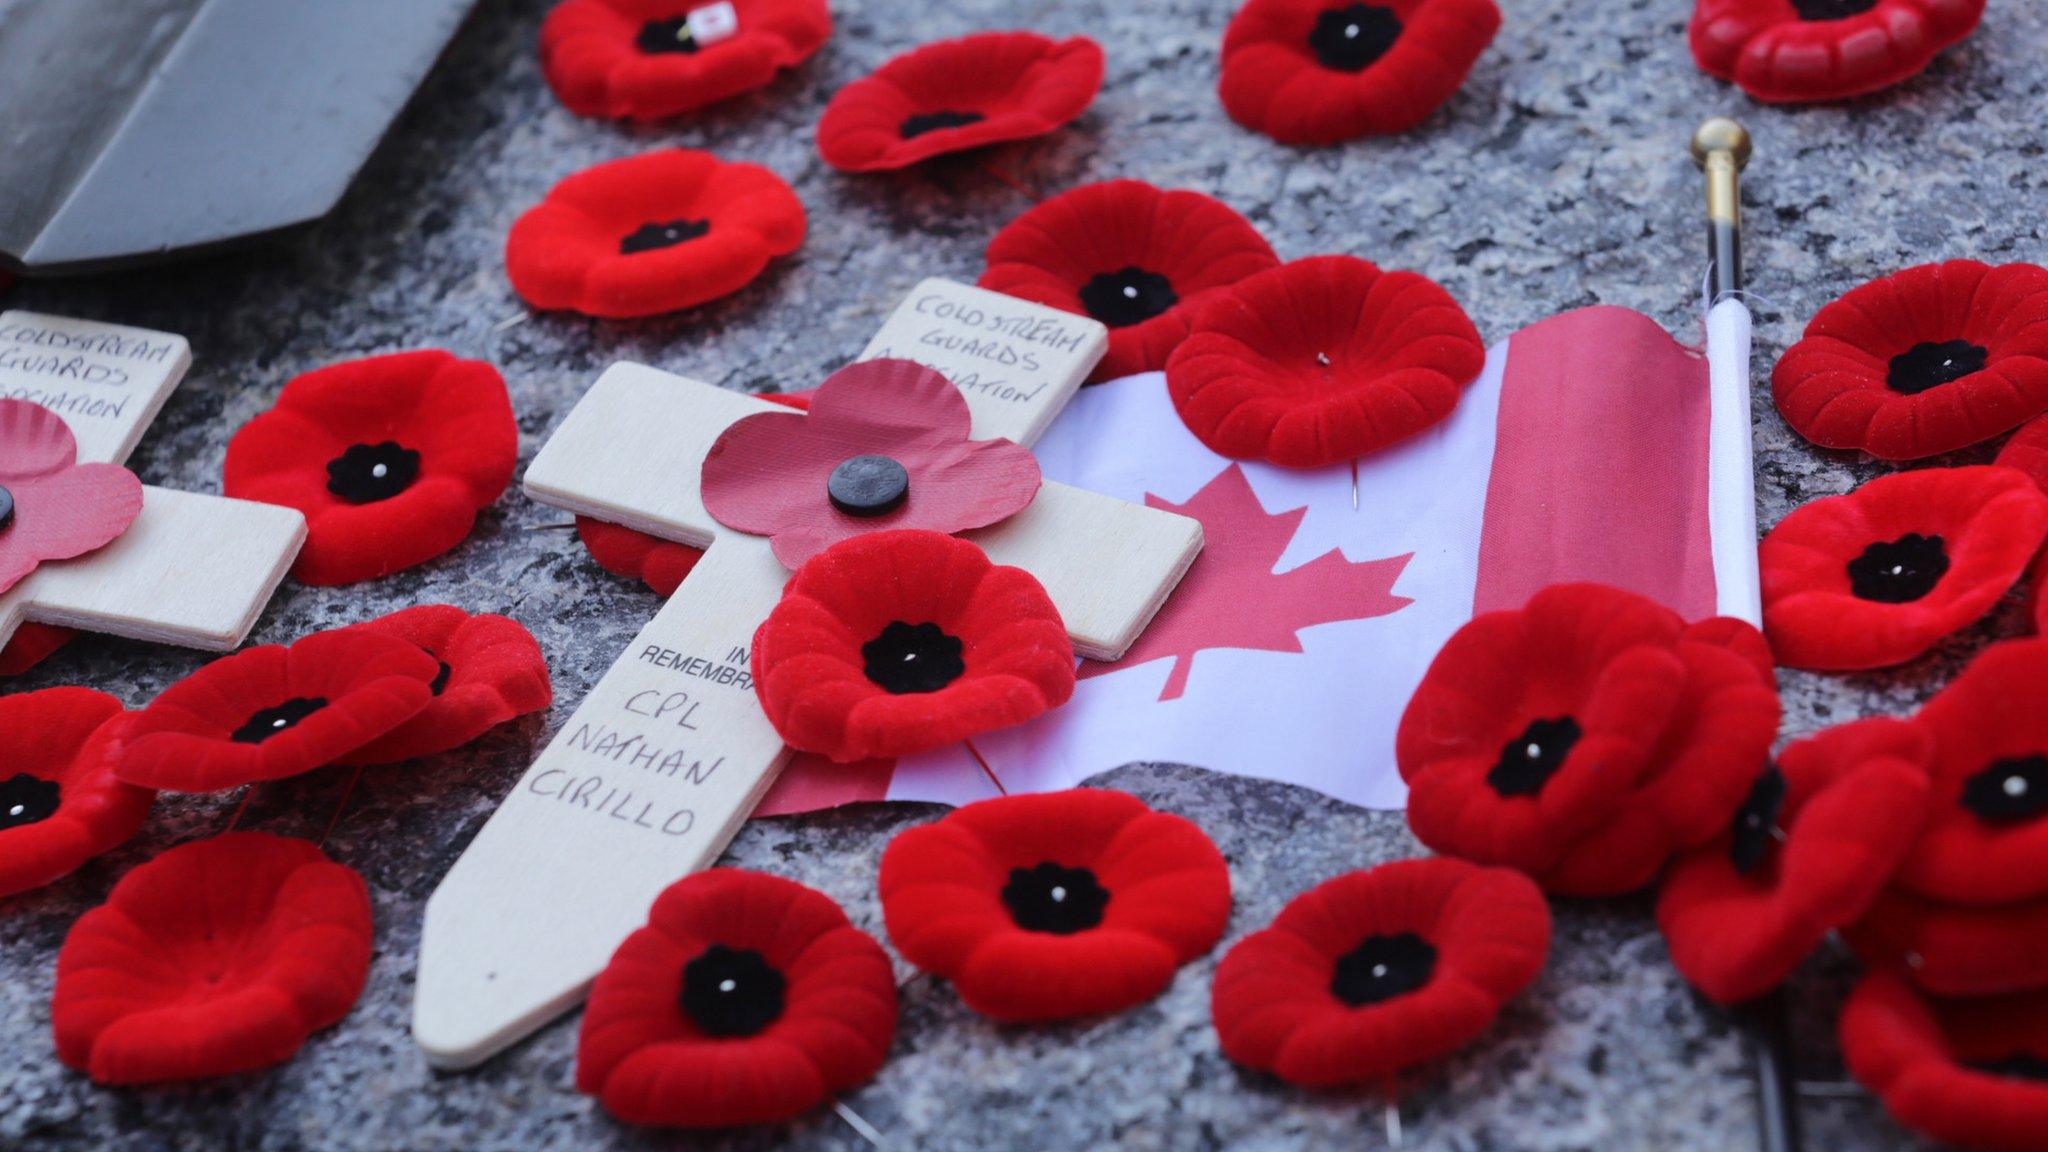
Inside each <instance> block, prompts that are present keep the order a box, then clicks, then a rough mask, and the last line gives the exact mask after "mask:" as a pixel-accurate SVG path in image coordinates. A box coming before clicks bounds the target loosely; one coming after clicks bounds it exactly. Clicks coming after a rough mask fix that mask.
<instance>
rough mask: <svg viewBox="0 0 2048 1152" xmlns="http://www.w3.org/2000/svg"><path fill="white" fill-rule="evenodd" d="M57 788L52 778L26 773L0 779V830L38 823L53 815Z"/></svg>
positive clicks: (57, 795) (55, 808)
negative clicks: (45, 778) (47, 778)
mask: <svg viewBox="0 0 2048 1152" xmlns="http://www.w3.org/2000/svg"><path fill="white" fill-rule="evenodd" d="M61 791H62V790H61V789H59V788H58V786H57V782H56V781H55V780H44V779H42V778H41V777H39V776H31V775H29V774H28V773H26V772H16V773H15V774H14V775H12V776H9V777H8V778H7V779H5V780H0V832H6V831H8V830H10V829H14V828H21V827H24V826H26V825H29V824H40V823H42V822H43V821H45V820H48V819H49V818H50V817H52V816H55V815H56V814H57V803H58V800H59V799H60V795H61Z"/></svg>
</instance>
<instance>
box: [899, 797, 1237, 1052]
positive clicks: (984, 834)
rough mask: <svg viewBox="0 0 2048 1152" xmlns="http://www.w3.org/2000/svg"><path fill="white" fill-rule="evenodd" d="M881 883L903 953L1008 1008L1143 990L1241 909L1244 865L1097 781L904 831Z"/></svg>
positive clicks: (1129, 997)
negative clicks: (1233, 885) (1235, 877)
mask: <svg viewBox="0 0 2048 1152" xmlns="http://www.w3.org/2000/svg"><path fill="white" fill-rule="evenodd" d="M881 892H882V915H883V917H884V919H885V920H886V922H887V923H888V926H889V939H890V940H891V941H892V942H894V943H895V945H896V949H897V951H899V952H901V953H903V958H904V959H906V960H908V961H910V962H911V963H912V964H915V965H917V966H918V967H919V968H922V969H924V970H926V971H928V972H931V973H934V974H936V975H939V976H942V977H944V978H946V979H948V980H951V981H952V982H953V984H954V986H955V987H957V988H958V989H959V990H960V998H961V999H963V1000H965V1001H966V1002H967V1006H968V1007H970V1008H972V1009H974V1010H975V1011H976V1012H979V1013H981V1014H982V1015H984V1016H987V1017H990V1018H991V1019H995V1020H1002V1021H1008V1022H1022V1021H1044V1020H1065V1019H1070V1018H1073V1017H1077V1016H1097V1015H1101V1014H1103V1013H1107V1012H1120V1011H1122V1010H1123V1009H1125V1008H1130V1007H1133V1006H1135V1005H1138V1004H1142V1003H1144V1002H1145V1001H1147V1000H1150V999H1152V998H1153V997H1155V996H1157V995H1159V994H1160V993H1161V992H1163V991H1165V990H1166V986H1167V985H1168V984H1169V983H1171V982H1172V980H1173V974H1174V971H1175V970H1176V969H1178V968H1179V967H1180V966H1181V965H1183V964H1185V963H1187V962H1188V961H1190V960H1192V959H1194V958H1195V957H1197V956H1200V955H1201V954H1203V953H1204V952H1207V951H1208V950H1209V949H1210V948H1213V947H1215V945H1216V941H1217V940H1218V939H1220V938H1222V936H1223V926H1224V922H1225V921H1227V920H1229V919H1230V869H1229V867H1228V866H1227V865H1226V864H1225V863H1224V861H1223V854H1222V853H1220V852H1218V851H1217V850H1216V845H1215V844H1213V843H1211V842H1210V840H1209V838H1208V837H1207V836H1205V835H1203V833H1202V830H1201V829H1200V828H1197V827H1195V826H1194V825H1193V824H1191V823H1189V822H1188V821H1186V820H1183V819H1182V818H1180V817H1179V816H1174V815H1171V814H1169V813H1165V812H1154V811H1152V810H1151V809H1150V808H1147V807H1146V806H1145V805H1144V803H1143V802H1142V801H1140V800H1139V799H1138V798H1137V797H1135V796H1129V795H1126V794H1125V793H1122V792H1111V791H1107V790H1103V789H1096V788H1075V789H1072V790H1070V791H1066V792H1049V793H1042V794H1038V795H1030V796H1004V797H999V798H997V799H994V800H983V801H981V802H979V803H976V804H969V805H967V806H966V807H964V808H960V809H956V810H955V811H953V812H952V813H950V814H948V815H947V816H946V817H945V818H944V819H942V820H940V821H938V822H937V823H934V824H927V825H924V826H923V827H920V828H912V829H910V830H908V831H906V832H903V833H901V834H900V835H898V836H897V837H896V838H895V839H894V840H891V841H890V842H889V847H888V849H887V850H886V851H884V852H883V854H882V875H881Z"/></svg>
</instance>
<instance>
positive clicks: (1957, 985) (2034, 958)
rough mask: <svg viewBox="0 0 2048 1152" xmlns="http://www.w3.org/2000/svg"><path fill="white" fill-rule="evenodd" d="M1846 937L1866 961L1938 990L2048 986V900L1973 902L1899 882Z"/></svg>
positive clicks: (1961, 992) (1985, 991) (1984, 991)
mask: <svg viewBox="0 0 2048 1152" xmlns="http://www.w3.org/2000/svg"><path fill="white" fill-rule="evenodd" d="M1842 939H1843V940H1844V941H1846V942H1847V943H1848V945H1849V947H1850V949H1851V950H1852V951H1854V952H1855V953H1856V956H1857V958H1858V959H1861V960H1862V961H1863V962H1864V963H1865V964H1867V965H1869V966H1871V967H1873V968H1880V969H1884V970H1887V971H1890V972H1893V973H1895V974H1897V975H1899V976H1903V977H1905V978H1906V979H1908V980H1911V981H1912V982H1913V983H1914V984H1916V985H1918V986H1919V987H1921V988H1923V989H1925V990H1927V991H1928V992H1931V993H1933V994H1934V995H1936V996H2002V995H2004V994H2006V993H2009V992H2026V991H2031V990H2033V989H2048V899H2040V900H2026V901H2020V902H2017V903H2012V904H1995V905H1984V906H1970V905H1964V904H1951V903H1947V902H1944V901H1939V900H1930V899H1928V898H1927V897H1924V896H1921V895H1918V894H1917V893H1915V892H1913V891H1911V890H1910V889H1908V888H1906V887H1904V886H1902V885H1898V884H1894V885H1893V886H1891V887H1890V888H1887V889H1885V891H1884V893H1883V894H1882V895H1880V896H1879V897H1878V898H1877V900H1876V902H1875V903H1873V904H1872V905H1871V906H1870V911H1868V912H1866V913H1865V914H1864V916H1863V918H1862V919H1861V920H1858V921H1856V922H1855V923H1854V924H1851V925H1849V926H1848V927H1846V928H1844V929H1842Z"/></svg>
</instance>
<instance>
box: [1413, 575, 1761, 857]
mask: <svg viewBox="0 0 2048 1152" xmlns="http://www.w3.org/2000/svg"><path fill="white" fill-rule="evenodd" d="M1683 630H1684V625H1683V624H1682V623H1681V622H1680V620H1679V618H1678V615H1677V614H1676V613H1674V612H1672V611H1670V610H1669V609H1667V608H1664V607H1662V606H1661V605H1658V604H1656V603H1654V602H1652V601H1650V600H1647V599H1645V598H1643V597H1640V596H1637V595H1635V594H1633V593H1629V592H1624V591H1621V590H1620V589H1616V588H1608V587H1605V586H1602V585H1597V584H1563V585H1557V586H1555V587H1551V588H1546V589H1544V590H1543V591H1541V592H1538V593H1537V594H1536V595H1535V596H1533V597H1531V598H1530V600H1529V603H1528V604H1527V605H1526V606H1524V607H1522V608H1520V609H1517V610H1514V611H1507V612H1489V613H1485V614H1483V615H1481V616H1478V617H1475V618H1474V619H1473V620H1471V621H1470V622H1469V623H1467V624H1466V625H1465V626H1464V627H1462V628H1460V629H1458V631H1457V632H1456V633H1454V634H1453V635H1452V636H1451V638H1450V640H1448V641H1447V642H1445V644H1444V646H1443V649H1442V650H1441V651H1439V652H1438V653H1437V656H1436V659H1435V660H1434V661H1432V662H1431V664H1430V666H1429V670H1428V671H1427V672H1426V673H1425V674H1424V675H1423V678H1422V683H1421V684H1420V685H1419V686H1417V688H1416V690H1415V695H1414V697H1413V698H1411V699H1410V700H1409V702H1408V708H1407V711H1406V712H1404V713H1403V714H1402V716H1401V725H1400V729H1399V731H1398V733H1397V734H1396V739H1395V758H1396V760H1397V761H1398V762H1399V765H1400V769H1401V777H1402V779H1404V780H1406V781H1407V782H1408V824H1409V827H1410V828H1411V829H1413V830H1414V832H1415V835H1416V837H1417V838H1418V839H1420V840H1421V841H1422V842H1423V843H1424V844H1427V845H1429V846H1430V847H1431V848H1433V849H1435V850H1436V851H1438V852H1442V853H1444V854H1446V855H1450V856H1457V857H1460V858H1463V859H1467V860H1473V861H1477V862H1479V863H1482V864H1503V865H1507V866H1510V867H1513V868H1517V869H1520V870H1522V871H1525V872H1528V873H1531V874H1532V875H1538V876H1540V875H1542V874H1544V873H1546V872H1548V871H1549V870H1551V869H1553V868H1555V867H1556V866H1557V865H1558V863H1559V861H1560V860H1562V859H1564V857H1565V855H1566V853H1567V852H1569V851H1570V849H1571V848H1572V846H1573V844H1574V843H1575V842H1577V841H1578V840H1579V839H1580V838H1581V837H1583V836H1585V835H1587V834H1588V833H1590V832H1592V831H1593V830H1594V829H1595V828H1597V827H1598V826H1600V825H1601V824H1602V823H1603V822H1604V821H1606V820H1608V819H1609V818H1610V817H1612V816H1613V815H1614V813H1615V811H1616V810H1617V809H1618V808H1619V807H1620V806H1621V805H1622V804H1623V803H1625V802H1627V801H1628V800H1629V799H1630V797H1631V795H1632V790H1633V789H1634V788H1635V787H1636V786H1637V785H1638V784H1639V783H1640V782H1642V781H1643V780H1645V779H1647V778H1649V777H1650V776H1651V774H1652V773H1653V772H1654V770H1655V768H1656V766H1657V760H1656V758H1657V756H1658V754H1659V750H1660V745H1661V742H1662V740H1663V738H1664V735H1665V733H1666V731H1667V730H1668V729H1670V728H1671V727H1672V725H1673V724H1674V723H1675V722H1680V721H1683V720H1685V719H1686V718H1685V717H1681V716H1680V715H1679V714H1678V709H1679V707H1680V701H1681V700H1683V699H1684V698H1685V696H1686V681H1687V674H1686V664H1685V661H1684V660H1683V659H1682V658H1681V657H1680V655H1679V653H1678V651H1677V647H1678V643H1679V636H1680V634H1681V633H1682V631H1683ZM1731 658H1732V657H1731ZM1745 671H1746V672H1748V671H1749V670H1748V669H1747V667H1746V665H1745ZM1749 674H1750V675H1751V676H1752V680H1753V678H1754V674H1753V672H1750V673H1749ZM1754 768H1755V765H1753V764H1752V765H1748V766H1747V767H1746V768H1744V769H1742V771H1744V772H1745V773H1753V771H1754Z"/></svg>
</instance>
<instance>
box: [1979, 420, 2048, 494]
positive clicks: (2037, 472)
mask: <svg viewBox="0 0 2048 1152" xmlns="http://www.w3.org/2000/svg"><path fill="white" fill-rule="evenodd" d="M1992 463H1993V464H1998V465H2001V466H2003V467H2006V468H2017V469H2019V470H2020V471H2022V472H2025V473H2026V474H2027V478H2028V479H2030V480H2032V481H2033V482H2034V483H2035V484H2036V485H2037V486H2039V487H2040V488H2041V490H2042V491H2044V492H2048V416H2036V417H2034V418H2033V419H2032V420H2029V421H2027V422H2026V423H2025V424H2024V425H2022V426H2021V427H2020V430H2019V431H2017V432H2015V433H2013V434H2012V439H2010V440H2007V441H2006V442H2005V447H2003V448H2000V449H1999V450H1998V459H1996V460H1993V461H1992Z"/></svg>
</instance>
